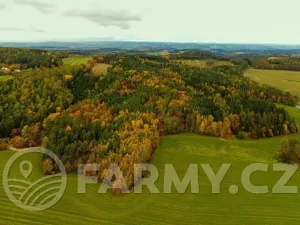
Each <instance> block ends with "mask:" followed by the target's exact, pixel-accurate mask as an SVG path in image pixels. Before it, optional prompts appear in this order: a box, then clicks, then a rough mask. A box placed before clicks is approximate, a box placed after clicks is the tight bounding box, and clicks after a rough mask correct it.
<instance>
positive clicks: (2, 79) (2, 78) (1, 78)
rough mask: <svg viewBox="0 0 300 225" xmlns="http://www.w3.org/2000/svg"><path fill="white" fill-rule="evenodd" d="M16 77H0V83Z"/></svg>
mask: <svg viewBox="0 0 300 225" xmlns="http://www.w3.org/2000/svg"><path fill="white" fill-rule="evenodd" d="M13 78H14V76H12V75H4V76H0V82H1V81H7V80H10V79H13Z"/></svg>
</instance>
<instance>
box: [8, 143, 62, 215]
mask: <svg viewBox="0 0 300 225" xmlns="http://www.w3.org/2000/svg"><path fill="white" fill-rule="evenodd" d="M31 153H40V154H41V155H44V156H46V157H47V158H51V160H52V161H53V163H54V164H56V165H55V167H56V168H58V169H59V173H57V174H53V175H48V176H42V177H41V178H37V179H34V178H35V177H36V176H34V175H33V167H34V166H33V164H32V162H31V161H29V160H27V159H28V157H27V158H26V156H28V154H31ZM16 174H18V177H16ZM66 186H67V175H66V170H65V167H64V165H63V163H62V162H61V161H60V159H59V158H58V157H57V156H56V155H55V154H54V153H53V152H51V151H48V150H46V149H43V148H30V149H28V150H24V151H20V152H18V153H16V154H14V155H13V156H12V157H11V158H10V159H9V160H8V162H7V164H6V165H5V167H4V171H3V188H4V191H5V193H6V195H7V196H8V198H9V199H10V200H11V201H12V202H13V203H14V204H15V205H16V206H18V207H20V208H22V209H24V210H27V211H43V210H46V209H48V208H50V207H52V206H53V205H55V204H56V203H57V202H58V201H59V200H60V199H61V197H62V196H63V194H64V191H65V189H66Z"/></svg>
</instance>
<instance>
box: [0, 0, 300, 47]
mask: <svg viewBox="0 0 300 225" xmlns="http://www.w3.org/2000/svg"><path fill="white" fill-rule="evenodd" d="M299 8H300V1H299V0H284V1H280V0H151V1H149V0H0V41H1V42H9V41H18V42H23V41H24V42H28V41H83V40H114V41H118V40H131V41H170V42H210V43H270V44H300V30H299V25H298V24H299V21H300V13H299Z"/></svg>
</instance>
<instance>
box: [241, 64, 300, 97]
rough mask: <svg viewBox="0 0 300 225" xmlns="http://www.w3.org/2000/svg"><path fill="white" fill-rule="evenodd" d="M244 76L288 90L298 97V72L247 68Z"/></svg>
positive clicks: (299, 83) (299, 78)
mask: <svg viewBox="0 0 300 225" xmlns="http://www.w3.org/2000/svg"><path fill="white" fill-rule="evenodd" d="M245 76H246V77H249V78H250V79H252V80H254V81H256V82H258V83H261V84H266V85H269V86H271V87H274V88H278V89H281V90H283V91H289V92H291V93H292V94H295V95H297V96H299V98H300V72H294V71H283V70H258V69H249V70H247V71H246V72H245Z"/></svg>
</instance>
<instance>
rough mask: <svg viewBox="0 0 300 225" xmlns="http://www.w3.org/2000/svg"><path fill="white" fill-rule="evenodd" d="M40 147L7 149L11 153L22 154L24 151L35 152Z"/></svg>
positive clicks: (11, 147)
mask: <svg viewBox="0 0 300 225" xmlns="http://www.w3.org/2000/svg"><path fill="white" fill-rule="evenodd" d="M40 148H41V147H32V148H14V147H13V146H10V147H9V148H8V149H9V150H10V151H13V152H22V151H26V150H37V149H40Z"/></svg>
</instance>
